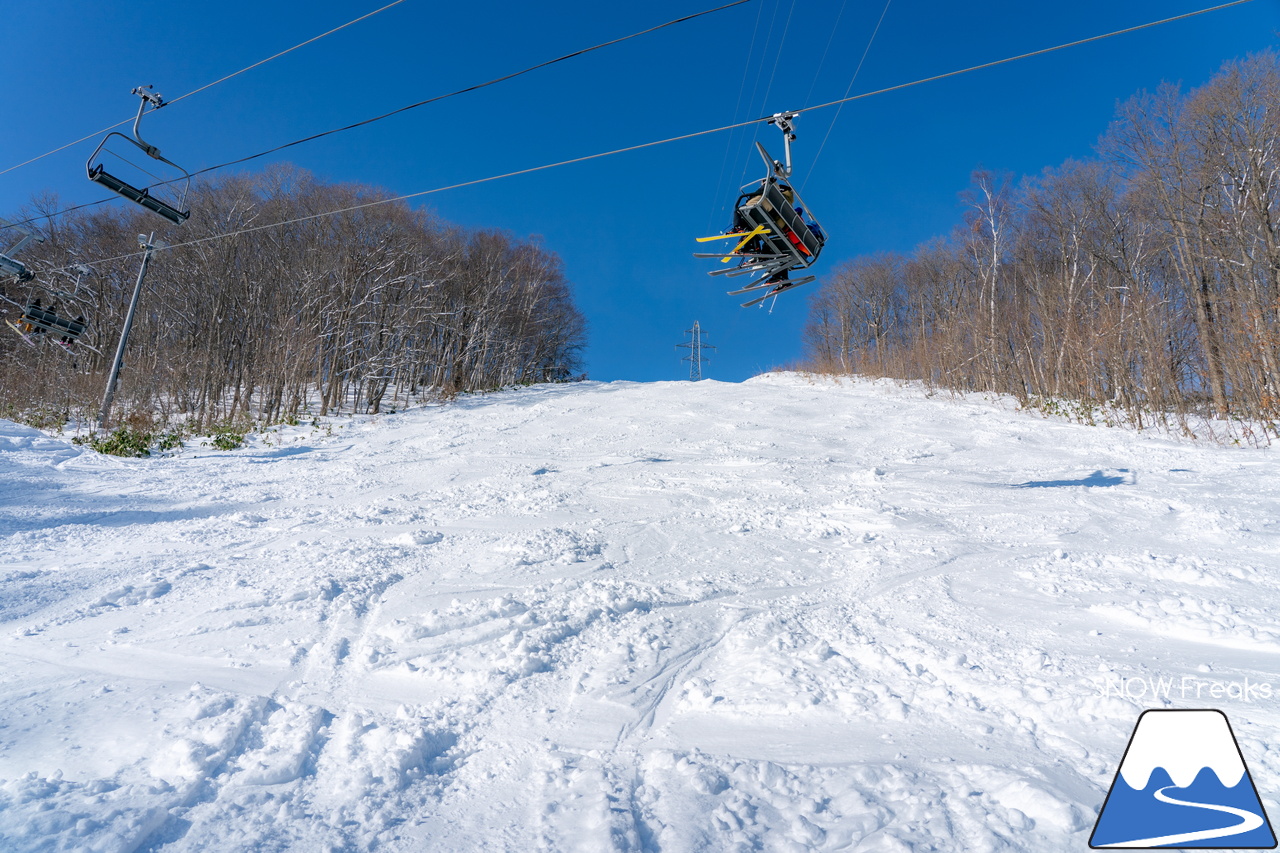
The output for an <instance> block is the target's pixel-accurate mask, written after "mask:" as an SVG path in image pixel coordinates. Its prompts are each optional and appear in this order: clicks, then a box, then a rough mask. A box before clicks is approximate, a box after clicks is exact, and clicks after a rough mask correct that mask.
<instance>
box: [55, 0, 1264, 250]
mask: <svg viewBox="0 0 1280 853" xmlns="http://www.w3.org/2000/svg"><path fill="white" fill-rule="evenodd" d="M1252 2H1254V0H1231V2H1229V3H1223V4H1220V5H1218V6H1211V7H1208V8H1205V9H1201V10H1199V11H1195V12H1187V13H1185V14H1182V15H1176V16H1174V17H1172V18H1163V19H1161V20H1158V21H1151V22H1149V23H1146V24H1138V25H1136V26H1133V27H1126V28H1125V29H1122V30H1115V31H1113V32H1109V33H1103V34H1101V35H1096V36H1090V37H1089V38H1084V39H1078V40H1076V41H1072V42H1067V43H1065V44H1060V45H1057V46H1056V47H1048V48H1042V49H1040V50H1035V51H1031V52H1029V53H1022V54H1019V55H1017V56H1011V57H1007V58H1005V59H997V60H994V61H992V62H984V63H982V64H981V65H974V66H970V67H969V68H962V69H960V70H957V71H949V72H947V73H945V74H936V75H934V76H932V77H923V78H921V79H919V80H913V81H911V82H909V83H899V84H897V85H895V86H887V87H885V88H883V89H876V90H874V91H870V92H862V93H860V94H857V95H853V96H850V97H847V98H841V99H840V100H836V101H829V102H827V103H825V104H815V105H814V106H811V107H804V108H802V109H799V110H795V111H794V112H793V113H791V115H798V114H800V113H804V112H812V111H814V110H820V109H826V108H827V107H833V106H837V105H839V104H844V103H849V102H851V101H860V100H863V99H865V98H870V97H873V96H875V95H883V94H887V93H889V92H897V91H901V90H903V89H909V88H912V87H914V86H920V85H923V84H925V83H932V82H934V81H937V80H944V79H947V78H950V77H958V76H960V75H962V74H968V73H969V72H972V71H981V70H984V69H987V68H994V67H996V66H999V65H1007V64H1009V63H1011V62H1017V61H1019V60H1022V59H1029V58H1031V57H1035V56H1043V55H1045V54H1048V53H1054V52H1056V51H1059V50H1066V49H1067V48H1071V47H1079V46H1080V45H1084V44H1089V43H1091V42H1097V41H1102V40H1104V39H1108V38H1112V37H1114V36H1120V35H1126V34H1128V33H1134V32H1138V31H1141V30H1147V29H1151V28H1153V27H1158V26H1161V25H1163V24H1170V23H1174V22H1176V21H1184V20H1187V19H1188V18H1194V17H1198V16H1200V15H1206V14H1209V13H1210V12H1218V11H1221V10H1223V9H1229V8H1231V7H1233V6H1242V5H1244V4H1246V3H1252ZM773 118H774V117H773V116H761V117H760V118H755V119H750V120H748V121H741V122H737V123H734V124H728V125H725V126H723V127H715V128H711V129H709V130H699V131H694V132H693V133H685V134H681V135H679V136H673V137H670V138H667V139H659V140H655V141H653V142H642V143H640V144H639V145H630V146H627V147H625V148H615V149H614V150H612V151H604V152H601V153H598V154H587V155H584V156H582V157H573V158H571V159H568V160H561V161H559V162H557V163H547V164H544V165H542V166H531V167H529V168H527V169H517V170H516V171H513V172H505V173H503V174H500V175H491V176H489V177H487V178H476V179H474V180H470V181H462V182H460V183H456V184H450V185H448V186H443V187H435V188H433V189H429V190H420V191H419V192H414V193H406V194H405V195H400V196H395V197H393V198H385V199H378V200H376V201H370V202H365V203H363V204H357V205H351V206H349V207H344V208H339V209H337V210H329V211H322V212H320V213H313V214H309V215H307V216H300V217H297V218H295V219H289V220H285V221H283V222H269V223H266V224H264V225H255V226H252V227H249V228H242V229H239V230H236V231H231V232H227V233H224V234H213V235H210V236H208V237H200V238H197V239H195V240H188V241H185V242H182V243H174V244H171V245H169V246H166V247H164V248H165V249H179V248H183V247H185V246H194V245H198V244H202V243H209V242H212V241H214V240H220V239H223V238H226V237H236V236H239V235H241V234H250V233H253V232H256V231H264V230H266V229H269V228H280V227H283V226H285V225H294V224H297V223H299V222H308V221H311V220H314V219H323V218H325V217H328V216H337V215H339V214H342V213H351V212H352V211H356V210H364V209H366V208H370V207H378V206H380V205H384V204H393V203H395V202H398V201H407V200H409V199H414V198H421V197H423V196H427V195H433V194H435V193H441V192H447V191H449V190H456V189H462V188H464V187H471V186H476V185H478V184H486V183H491V182H493V181H500V180H504V179H506V178H513V177H517V176H520V175H528V174H532V173H534V172H543V171H546V170H548V169H556V168H559V167H561V166H569V165H573V164H575V163H585V162H588V161H590V160H599V159H602V158H604V157H612V156H613V155H615V154H625V153H628V152H631V151H640V150H643V149H646V148H655V147H657V146H659V145H667V144H669V143H672V142H682V141H684V140H686V139H696V138H698V137H700V136H709V135H711V134H713V133H723V132H725V131H729V130H736V129H738V128H740V127H750V126H751V125H756V124H761V123H765V122H769V121H770V120H771V119H773ZM51 215H56V214H51ZM157 250H161V249H160V248H159V247H157ZM141 254H142V253H141V252H130V253H128V254H124V255H116V256H115V257H110V258H103V259H100V260H97V261H94V262H93V264H102V263H111V262H113V261H119V260H126V259H128V258H135V257H139V256H140V255H141ZM93 264H90V266H92V265H93ZM62 269H70V267H59V268H56V269H54V270H51V272H58V271H60V270H62Z"/></svg>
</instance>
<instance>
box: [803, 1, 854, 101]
mask: <svg viewBox="0 0 1280 853" xmlns="http://www.w3.org/2000/svg"><path fill="white" fill-rule="evenodd" d="M848 5H849V0H844V2H843V3H841V4H840V11H839V12H837V13H836V22H835V23H834V24H832V25H831V33H830V34H829V35H828V36H827V46H826V47H825V48H823V50H822V58H821V59H819V60H818V67H817V69H816V70H815V71H814V72H813V82H812V83H810V84H809V93H808V94H807V95H805V96H804V99H805V100H806V101H807V100H809V99H810V98H812V97H813V90H814V89H815V88H817V85H818V78H819V77H821V76H822V66H824V65H826V64H827V54H829V53H831V44H832V43H833V42H834V41H835V40H836V31H837V30H839V29H840V19H841V18H843V17H844V10H845V9H846V8H847V7H848ZM845 94H846V95H847V94H849V93H848V92H845Z"/></svg>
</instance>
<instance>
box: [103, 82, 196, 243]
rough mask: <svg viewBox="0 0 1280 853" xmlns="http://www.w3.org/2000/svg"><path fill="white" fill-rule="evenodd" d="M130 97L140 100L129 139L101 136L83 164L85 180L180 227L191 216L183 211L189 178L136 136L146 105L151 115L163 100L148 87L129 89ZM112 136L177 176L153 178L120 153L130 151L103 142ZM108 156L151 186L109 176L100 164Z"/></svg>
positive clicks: (187, 211)
mask: <svg viewBox="0 0 1280 853" xmlns="http://www.w3.org/2000/svg"><path fill="white" fill-rule="evenodd" d="M133 94H135V95H137V96H138V97H139V98H140V99H141V100H140V101H139V103H138V116H137V118H135V119H134V120H133V138H132V139H130V138H129V137H128V136H125V135H124V134H123V133H119V132H114V131H113V132H112V133H108V134H107V135H106V136H105V137H103V139H102V142H100V143H98V147H97V148H95V149H94V151H93V154H91V155H90V156H89V159H88V161H86V163H85V171H86V172H88V174H89V180H91V181H94V182H96V183H99V184H102V185H103V186H104V187H106V188H107V189H109V190H111V191H112V192H114V193H118V194H120V195H122V196H124V197H125V198H127V199H129V200H130V201H132V202H136V203H138V204H140V205H142V206H143V207H145V208H146V209H147V210H150V211H151V212H153V213H158V214H159V215H160V216H163V217H164V218H165V219H167V220H169V221H170V222H172V223H173V224H174V225H181V224H182V223H183V222H186V221H187V219H188V218H190V216H191V211H190V210H187V209H186V203H187V192H188V190H190V188H191V175H190V174H189V173H188V172H187V170H186V169H183V168H182V167H181V166H179V165H178V164H177V163H174V162H173V161H172V160H168V159H166V158H164V157H162V156H160V149H159V148H157V147H156V146H154V145H151V144H150V143H148V142H146V141H145V140H143V138H142V137H141V136H140V135H139V134H138V126H139V125H140V124H141V123H142V115H143V113H145V112H146V111H147V105H148V104H150V105H151V112H155V111H156V110H158V109H160V108H161V107H163V106H164V104H165V102H164V99H163V98H162V97H160V94H159V93H158V92H154V91H152V87H150V86H138V87H137V88H135V89H134V90H133ZM113 136H114V137H118V138H119V139H121V140H123V141H124V142H126V143H128V145H130V146H133V147H134V148H137V149H139V150H141V151H142V153H143V154H146V155H147V156H148V157H150V158H151V159H152V160H155V161H157V162H159V163H164V164H165V165H166V166H169V167H172V168H173V169H175V170H177V171H178V172H180V173H181V174H180V175H176V176H175V175H172V174H170V175H168V176H165V175H157V174H154V173H152V172H151V171H149V170H148V169H146V168H144V167H142V166H139V165H138V164H137V163H134V162H132V161H131V160H129V159H127V158H126V157H125V156H124V155H123V154H122V153H121V151H122V150H123V151H126V152H131V149H130V148H127V147H124V146H120V145H119V144H117V146H116V147H115V148H112V147H110V146H108V144H107V143H108V142H109V141H110V140H111V138H112V137H113ZM108 155H109V156H111V157H113V158H115V160H118V161H119V162H120V163H122V164H124V165H126V166H127V167H128V168H129V169H130V170H132V171H133V172H137V173H140V174H141V175H144V176H146V177H149V178H152V179H154V181H155V183H152V184H149V185H145V186H144V184H145V183H146V182H145V181H138V182H137V183H138V186H135V185H134V184H131V183H129V182H128V181H125V180H123V179H122V178H120V177H117V176H116V175H113V174H111V173H110V172H108V171H107V170H106V168H105V165H104V162H103V161H104V159H105V157H106V156H108ZM162 188H163V189H162ZM158 189H160V190H161V193H160V194H157V193H156V192H155V190H158Z"/></svg>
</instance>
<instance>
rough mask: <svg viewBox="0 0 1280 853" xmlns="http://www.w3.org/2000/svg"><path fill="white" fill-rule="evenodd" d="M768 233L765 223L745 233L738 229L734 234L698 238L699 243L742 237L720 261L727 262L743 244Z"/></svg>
mask: <svg viewBox="0 0 1280 853" xmlns="http://www.w3.org/2000/svg"><path fill="white" fill-rule="evenodd" d="M768 233H769V229H768V228H765V227H764V226H763V225H757V226H756V227H755V229H754V230H752V231H748V232H746V233H743V232H742V231H736V232H734V233H733V234H717V235H716V236H714V237H698V238H697V240H698V242H699V243H707V242H710V241H711V240H728V239H730V238H733V237H741V238H742V239H741V240H739V241H738V245H736V246H734V247H733V248H732V249H730V250H729V252H730V254H729V255H728V256H726V257H723V258H721V259H720V263H722V264H727V263H729V260H730V258H731V257H732V256H733V253H734V252H737V251H738V250H739V249H741V248H742V247H743V246H745V245H747V244H748V243H750V242H751V241H752V240H754V239H755V238H756V237H759V236H760V235H761V234H768Z"/></svg>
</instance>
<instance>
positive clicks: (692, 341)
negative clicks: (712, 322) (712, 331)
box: [676, 320, 715, 382]
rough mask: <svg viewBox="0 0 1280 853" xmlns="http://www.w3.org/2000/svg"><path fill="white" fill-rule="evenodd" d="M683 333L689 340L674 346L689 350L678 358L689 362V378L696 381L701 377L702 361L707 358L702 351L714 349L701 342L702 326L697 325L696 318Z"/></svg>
mask: <svg viewBox="0 0 1280 853" xmlns="http://www.w3.org/2000/svg"><path fill="white" fill-rule="evenodd" d="M684 333H685V334H686V335H688V336H689V340H687V341H685V342H684V343H682V344H676V346H677V347H684V348H685V349H687V350H689V354H688V355H686V356H685V357H684V358H682V359H680V360H681V361H687V362H689V380H690V381H691V382H697V381H698V380H700V379H701V378H702V363H703V362H704V361H706V360H707V357H706V356H705V355H703V354H702V351H703V350H705V349H715V347H713V346H712V345H711V344H704V343H703V342H702V327H701V326H699V325H698V321H697V320H694V321H693V328H692V329H685V330H684Z"/></svg>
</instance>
